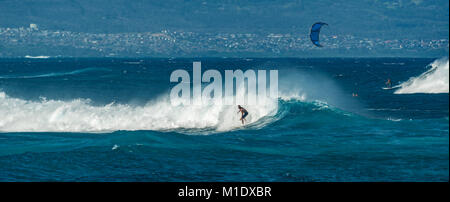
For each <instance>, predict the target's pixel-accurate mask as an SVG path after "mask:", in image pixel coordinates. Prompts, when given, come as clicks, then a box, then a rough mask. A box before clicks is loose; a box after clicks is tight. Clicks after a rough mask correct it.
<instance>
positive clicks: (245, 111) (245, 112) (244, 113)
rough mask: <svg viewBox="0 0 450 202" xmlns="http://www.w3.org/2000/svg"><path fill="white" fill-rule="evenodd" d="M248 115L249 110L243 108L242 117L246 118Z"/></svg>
mask: <svg viewBox="0 0 450 202" xmlns="http://www.w3.org/2000/svg"><path fill="white" fill-rule="evenodd" d="M247 115H248V112H247V110H245V109H244V110H243V114H242V118H243V119H245V117H246V116H247Z"/></svg>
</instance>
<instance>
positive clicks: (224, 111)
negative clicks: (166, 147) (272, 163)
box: [0, 92, 278, 132]
mask: <svg viewBox="0 0 450 202" xmlns="http://www.w3.org/2000/svg"><path fill="white" fill-rule="evenodd" d="M268 99H269V98H268ZM244 107H245V108H246V109H247V110H248V111H249V112H250V114H249V115H248V116H247V118H246V120H247V123H249V124H251V123H254V122H257V121H258V120H260V119H261V118H263V117H266V116H271V115H274V114H276V112H277V108H278V102H277V101H276V100H268V101H267V102H265V104H264V106H244ZM237 112H238V109H237V107H236V106H230V105H201V106H198V105H187V106H181V105H180V106H172V105H171V104H170V101H169V100H168V99H167V98H161V99H159V100H154V101H150V102H148V103H147V104H146V105H145V106H132V105H128V104H114V103H111V104H108V105H104V106H94V105H92V104H91V102H90V100H86V99H76V100H71V101H60V100H46V99H41V100H40V101H29V100H22V99H18V98H12V97H9V96H8V95H6V94H5V93H4V92H0V132H44V131H45V132H109V131H117V130H176V129H212V130H214V131H229V130H233V129H236V128H239V127H241V122H240V121H239V118H240V114H237Z"/></svg>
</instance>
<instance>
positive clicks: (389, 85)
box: [386, 78, 391, 88]
mask: <svg viewBox="0 0 450 202" xmlns="http://www.w3.org/2000/svg"><path fill="white" fill-rule="evenodd" d="M386 88H391V79H389V78H388V80H387V81H386Z"/></svg>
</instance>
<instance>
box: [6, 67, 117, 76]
mask: <svg viewBox="0 0 450 202" xmlns="http://www.w3.org/2000/svg"><path fill="white" fill-rule="evenodd" d="M95 71H111V70H110V69H107V68H97V67H90V68H84V69H78V70H74V71H67V72H51V73H45V74H35V75H4V76H0V79H33V78H46V77H58V76H68V75H77V74H81V73H86V72H95Z"/></svg>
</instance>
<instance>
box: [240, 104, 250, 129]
mask: <svg viewBox="0 0 450 202" xmlns="http://www.w3.org/2000/svg"><path fill="white" fill-rule="evenodd" d="M238 108H239V111H238V113H239V112H241V113H242V116H241V119H240V120H241V121H242V124H244V120H245V117H246V116H247V115H248V111H247V110H246V109H244V107H241V105H238ZM246 121H247V120H246Z"/></svg>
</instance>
